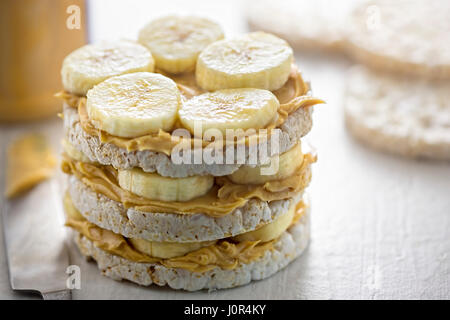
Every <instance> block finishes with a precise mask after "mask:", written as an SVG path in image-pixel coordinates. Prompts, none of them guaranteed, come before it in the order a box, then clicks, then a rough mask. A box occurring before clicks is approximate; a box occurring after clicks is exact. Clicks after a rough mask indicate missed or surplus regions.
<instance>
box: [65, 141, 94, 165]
mask: <svg viewBox="0 0 450 320" xmlns="http://www.w3.org/2000/svg"><path fill="white" fill-rule="evenodd" d="M62 147H63V150H64V152H65V153H66V154H67V155H68V156H69V157H70V158H72V159H74V160H76V161H80V162H86V163H92V161H91V160H90V159H89V158H88V157H87V156H86V155H85V154H84V153H83V152H81V151H79V150H78V149H75V147H74V146H73V145H72V144H71V143H70V142H69V141H67V140H66V139H63V140H62Z"/></svg>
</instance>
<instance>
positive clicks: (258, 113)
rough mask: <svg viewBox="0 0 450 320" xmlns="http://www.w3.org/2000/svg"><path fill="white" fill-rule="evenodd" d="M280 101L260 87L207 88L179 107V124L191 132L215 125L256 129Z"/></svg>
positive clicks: (272, 116) (264, 123)
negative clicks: (204, 91) (210, 89)
mask: <svg viewBox="0 0 450 320" xmlns="http://www.w3.org/2000/svg"><path fill="white" fill-rule="evenodd" d="M279 107H280V103H279V102H278V99H277V98H276V97H275V95H274V94H273V93H272V92H270V91H267V90H262V89H248V88H242V89H225V90H218V91H215V92H208V93H204V94H201V95H198V96H195V97H194V98H192V99H190V100H188V101H186V102H185V103H183V105H182V106H181V108H180V111H179V118H180V121H181V123H182V124H183V126H184V127H185V128H187V129H189V131H191V132H192V133H194V134H197V133H204V132H205V131H206V130H208V129H218V130H220V131H221V132H222V134H223V138H224V139H225V137H226V130H227V129H233V130H236V129H243V130H246V129H250V128H253V129H260V128H264V127H265V126H267V124H269V123H270V122H271V121H273V120H274V119H275V118H276V117H277V110H278V108H279Z"/></svg>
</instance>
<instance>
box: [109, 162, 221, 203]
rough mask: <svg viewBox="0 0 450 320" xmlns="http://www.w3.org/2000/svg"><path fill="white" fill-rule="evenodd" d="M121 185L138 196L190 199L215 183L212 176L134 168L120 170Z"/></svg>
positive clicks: (205, 191) (207, 189) (198, 195)
mask: <svg viewBox="0 0 450 320" xmlns="http://www.w3.org/2000/svg"><path fill="white" fill-rule="evenodd" d="M118 180H119V186H120V187H121V188H123V189H125V190H128V191H130V192H132V193H134V194H137V195H138V196H141V197H144V198H147V199H151V200H162V201H188V200H191V199H194V198H197V197H200V196H202V195H204V194H206V193H207V192H208V191H209V190H210V189H211V187H212V186H213V184H214V177H212V176H191V177H186V178H170V177H163V176H160V175H159V174H156V173H148V172H144V171H142V170H141V169H138V168H134V169H130V170H119V174H118Z"/></svg>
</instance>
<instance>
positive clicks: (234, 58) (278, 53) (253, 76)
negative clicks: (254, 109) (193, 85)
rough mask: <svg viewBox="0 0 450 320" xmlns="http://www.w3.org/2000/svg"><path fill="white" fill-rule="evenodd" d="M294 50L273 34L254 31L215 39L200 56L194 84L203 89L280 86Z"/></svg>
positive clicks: (277, 87) (273, 88)
mask: <svg viewBox="0 0 450 320" xmlns="http://www.w3.org/2000/svg"><path fill="white" fill-rule="evenodd" d="M292 61H293V51H292V48H291V47H290V46H289V45H288V43H287V42H286V41H284V40H282V39H280V38H277V37H276V36H274V35H271V34H268V33H264V32H253V33H249V34H246V35H243V36H240V37H237V38H234V39H227V40H221V41H217V42H215V43H213V44H211V45H209V46H208V47H207V48H206V49H205V50H203V51H202V53H201V54H200V55H199V57H198V60H197V67H196V71H195V73H196V74H195V75H196V79H197V83H198V84H199V85H200V86H201V87H202V88H203V89H205V90H208V91H214V90H219V89H226V88H259V89H266V90H270V91H274V90H277V89H279V88H281V87H282V86H283V85H284V84H285V83H286V81H287V80H288V78H289V74H290V72H291V64H292Z"/></svg>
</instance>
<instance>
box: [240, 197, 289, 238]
mask: <svg viewBox="0 0 450 320" xmlns="http://www.w3.org/2000/svg"><path fill="white" fill-rule="evenodd" d="M295 207H296V206H295V205H294V204H291V206H290V207H289V209H288V212H286V213H285V214H283V215H282V216H280V217H278V218H276V219H275V220H274V221H273V222H271V223H269V224H266V225H265V226H263V227H261V228H259V229H256V230H254V231H250V232H247V233H243V234H240V235H238V236H235V237H233V240H236V241H258V240H259V241H261V242H267V241H270V240H273V239H276V238H278V237H279V236H281V235H282V234H283V232H285V231H286V229H287V228H289V226H290V225H291V223H292V219H293V218H294V215H295Z"/></svg>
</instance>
